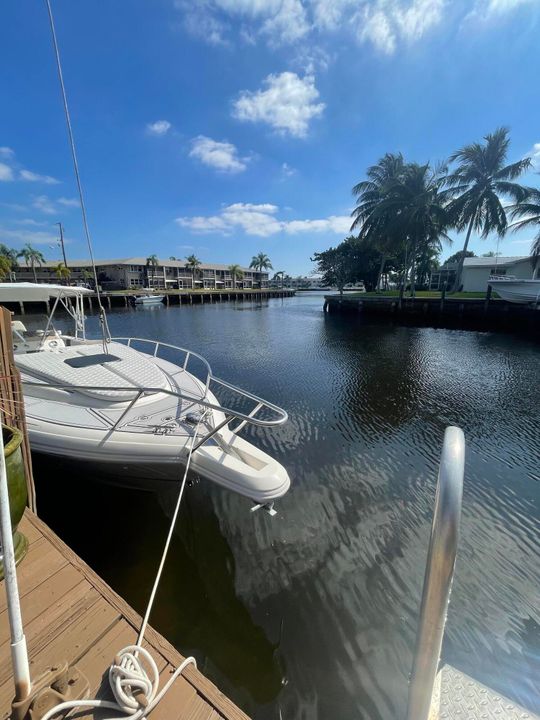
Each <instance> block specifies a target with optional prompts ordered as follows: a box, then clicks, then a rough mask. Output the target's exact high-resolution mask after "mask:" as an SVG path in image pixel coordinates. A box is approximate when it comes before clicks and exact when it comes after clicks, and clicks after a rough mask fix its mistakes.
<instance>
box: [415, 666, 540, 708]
mask: <svg viewBox="0 0 540 720" xmlns="http://www.w3.org/2000/svg"><path fill="white" fill-rule="evenodd" d="M429 720H540V718H539V716H538V715H535V714H534V713H533V712H531V711H530V710H526V709H525V708H523V707H521V706H520V705H518V704H517V703H516V702H514V701H513V700H510V699H509V698H507V697H505V696H504V695H501V694H500V693H497V692H496V691H495V690H493V689H492V688H489V687H487V686H485V685H483V684H482V683H480V682H478V680H474V679H473V678H471V677H470V676H469V675H466V674H465V673H463V672H461V671H460V670H458V669H457V668H455V667H453V666H452V665H443V666H442V668H441V670H440V671H439V673H438V674H437V678H436V681H435V687H434V691H433V696H432V699H431V709H430V714H429Z"/></svg>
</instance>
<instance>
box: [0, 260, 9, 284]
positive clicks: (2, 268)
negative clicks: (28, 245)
mask: <svg viewBox="0 0 540 720" xmlns="http://www.w3.org/2000/svg"><path fill="white" fill-rule="evenodd" d="M10 274H11V262H10V260H9V258H8V257H7V255H0V280H3V279H4V278H6V277H9V276H10Z"/></svg>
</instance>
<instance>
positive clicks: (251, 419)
mask: <svg viewBox="0 0 540 720" xmlns="http://www.w3.org/2000/svg"><path fill="white" fill-rule="evenodd" d="M214 379H216V380H217V378H214ZM218 382H220V383H221V382H222V381H219V380H218ZM22 383H23V385H24V387H35V388H48V389H52V390H68V391H70V390H94V391H105V392H130V393H133V394H135V395H137V396H141V395H142V394H143V393H148V394H158V393H162V394H164V395H170V396H171V397H176V398H179V399H181V400H189V401H191V402H192V403H193V404H195V405H202V406H203V407H205V408H208V409H209V410H217V411H219V412H222V413H223V414H224V415H228V416H229V417H230V418H231V419H238V420H241V421H243V423H246V422H247V423H249V424H250V425H257V426H258V427H275V426H276V425H283V423H285V422H287V420H288V419H289V416H288V414H287V412H286V411H285V410H283V408H280V407H278V406H277V405H274V404H273V403H271V402H268V401H267V400H262V399H261V398H257V396H256V395H251V393H248V392H246V393H244V391H243V390H241V389H240V388H235V386H234V385H230V386H229V384H228V383H225V381H223V384H224V385H225V386H226V387H230V388H233V389H235V390H236V391H237V392H239V393H240V394H242V395H244V394H245V396H246V397H247V398H249V399H254V400H257V401H258V402H259V403H260V405H261V407H260V408H258V410H260V409H261V408H263V407H266V408H268V409H269V410H272V411H273V412H275V413H276V414H277V415H278V417H277V418H275V419H262V418H258V417H256V416H255V415H253V414H252V413H253V411H251V413H250V414H249V415H246V414H245V413H242V412H240V411H239V410H232V409H231V408H228V407H225V406H224V405H216V404H215V403H212V402H210V401H208V400H207V399H206V397H203V396H199V395H194V394H192V393H190V392H187V391H185V390H183V391H180V390H169V389H167V388H160V387H140V386H134V385H128V386H124V385H114V386H111V385H73V384H72V383H50V382H46V381H43V382H32V381H29V380H25V379H24V377H23V380H22ZM137 399H138V397H137ZM238 429H239V428H236V429H235V432H237V431H238Z"/></svg>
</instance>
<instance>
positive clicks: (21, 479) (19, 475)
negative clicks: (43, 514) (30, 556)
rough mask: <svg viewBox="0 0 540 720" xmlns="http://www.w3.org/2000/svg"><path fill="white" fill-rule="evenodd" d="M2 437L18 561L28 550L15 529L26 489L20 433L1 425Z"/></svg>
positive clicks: (1, 570)
mask: <svg viewBox="0 0 540 720" xmlns="http://www.w3.org/2000/svg"><path fill="white" fill-rule="evenodd" d="M2 437H3V442H4V454H5V457H6V472H7V482H8V491H9V509H10V514H11V525H12V528H13V546H14V550H15V561H16V562H17V563H19V562H20V561H21V560H22V559H23V557H24V556H25V555H26V552H27V550H28V540H27V539H26V537H25V536H24V535H23V534H22V533H20V532H18V531H17V526H18V525H19V522H20V520H21V518H22V516H23V513H24V509H25V507H26V502H27V499H28V490H27V487H26V476H25V472H24V462H23V457H22V450H21V445H22V441H23V436H22V433H21V432H20V431H19V430H17V428H14V427H9V426H8V425H2ZM3 577H4V564H3V563H2V562H1V555H0V580H1V579H2V578H3Z"/></svg>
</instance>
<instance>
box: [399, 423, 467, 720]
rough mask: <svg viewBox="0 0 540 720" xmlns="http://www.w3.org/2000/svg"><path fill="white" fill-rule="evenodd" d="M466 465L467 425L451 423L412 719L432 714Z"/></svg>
mask: <svg viewBox="0 0 540 720" xmlns="http://www.w3.org/2000/svg"><path fill="white" fill-rule="evenodd" d="M464 470H465V437H464V435H463V431H462V430H461V429H460V428H457V427H448V428H446V431H445V433H444V442H443V449H442V454H441V461H440V465H439V478H438V481H437V493H436V497H435V512H434V515H433V523H432V526H431V537H430V541H429V550H428V557H427V563H426V572H425V576H424V589H423V592H422V604H421V607H420V619H419V622H418V634H417V639H416V651H415V656H414V663H413V670H412V675H411V682H410V686H409V702H408V707H407V720H427V718H428V717H429V711H430V707H431V699H432V695H433V688H434V684H435V678H436V675H437V668H438V665H439V658H440V654H441V646H442V640H443V635H444V626H445V624H446V614H447V611H448V602H449V599H450V591H451V589H452V579H453V577H454V567H455V563H456V555H457V547H458V540H459V523H460V516H461V499H462V494H463V475H464Z"/></svg>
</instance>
